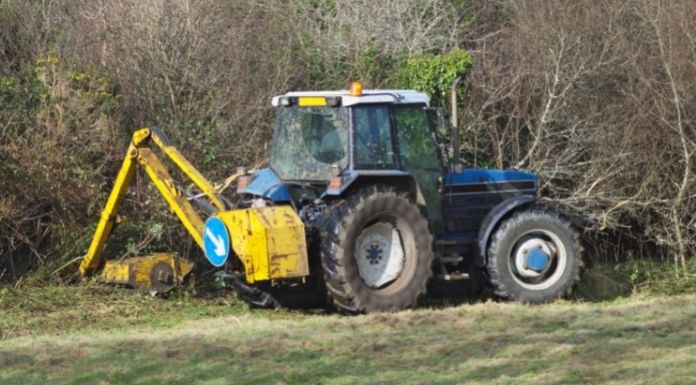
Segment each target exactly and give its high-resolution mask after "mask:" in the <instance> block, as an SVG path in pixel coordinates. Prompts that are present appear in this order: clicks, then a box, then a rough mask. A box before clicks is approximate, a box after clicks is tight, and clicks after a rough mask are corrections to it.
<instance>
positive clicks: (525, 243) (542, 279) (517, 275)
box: [510, 230, 568, 290]
mask: <svg viewBox="0 0 696 385" xmlns="http://www.w3.org/2000/svg"><path fill="white" fill-rule="evenodd" d="M567 265H568V252H567V250H566V248H565V246H564V244H563V242H561V239H560V238H559V237H558V236H557V235H556V234H554V233H552V232H550V231H546V230H532V231H529V232H526V233H524V234H522V236H520V237H519V238H518V240H517V241H516V242H515V244H514V246H513V248H512V253H511V254H510V270H511V273H512V277H513V278H514V279H515V281H516V282H517V283H518V284H519V285H521V286H522V287H524V288H526V289H529V290H544V289H548V288H549V287H551V286H553V285H554V284H555V283H556V282H558V281H559V280H560V279H561V277H562V276H563V272H564V271H565V269H566V266H567Z"/></svg>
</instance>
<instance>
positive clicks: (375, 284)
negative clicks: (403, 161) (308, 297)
mask: <svg viewBox="0 0 696 385" xmlns="http://www.w3.org/2000/svg"><path fill="white" fill-rule="evenodd" d="M329 210H330V211H329V213H328V215H327V219H326V220H325V222H324V224H323V226H322V227H323V229H322V232H321V237H322V239H321V259H322V267H323V270H324V277H325V281H326V288H327V293H328V295H329V297H330V299H331V300H332V302H333V304H334V305H335V306H336V307H337V308H338V309H339V310H342V311H346V312H351V313H360V312H383V311H396V310H401V309H405V308H408V307H413V306H415V305H416V302H417V300H418V298H419V297H420V296H422V295H423V294H424V293H425V291H426V283H427V281H428V280H429V279H430V277H431V276H432V261H433V249H432V244H433V238H432V235H431V233H430V229H429V227H428V221H427V220H426V218H425V217H424V216H423V214H422V213H421V211H420V209H419V208H418V206H416V204H415V203H414V202H413V201H412V200H411V199H410V197H409V195H408V194H406V193H404V192H400V191H397V190H394V189H393V188H389V187H385V186H373V187H369V188H364V189H362V190H359V191H358V192H356V193H355V194H353V195H352V196H351V197H350V198H349V199H348V200H345V201H341V202H338V203H337V204H334V205H333V206H331V208H330V209H329Z"/></svg>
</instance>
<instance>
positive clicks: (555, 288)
mask: <svg viewBox="0 0 696 385" xmlns="http://www.w3.org/2000/svg"><path fill="white" fill-rule="evenodd" d="M453 90H454V86H453ZM453 98H456V96H454V91H453ZM429 104H430V98H429V97H428V96H427V95H426V94H423V93H420V92H417V91H414V90H363V88H362V85H361V84H360V83H353V84H351V87H350V89H348V90H342V91H308V92H289V93H286V94H284V95H279V96H275V97H273V98H272V105H273V106H274V107H275V109H276V124H275V130H274V136H273V142H272V148H271V154H270V161H269V163H268V167H267V168H263V169H259V170H253V171H249V172H247V170H245V169H241V170H239V172H238V173H237V174H236V175H235V176H234V180H235V181H236V198H235V199H234V200H232V199H226V198H223V197H221V196H220V194H219V193H218V192H217V191H216V189H215V186H213V185H212V184H211V183H210V182H208V181H207V180H205V178H204V177H203V176H202V175H201V174H200V173H198V172H197V171H196V170H195V168H193V166H192V165H190V164H189V163H188V162H187V161H186V160H185V159H184V157H183V156H182V155H181V154H180V153H179V152H178V151H177V150H176V149H174V148H173V147H172V146H170V145H169V143H168V141H167V140H166V136H164V134H162V133H161V132H159V131H158V130H148V129H145V130H140V131H138V132H136V135H134V140H133V143H131V147H130V149H129V155H127V157H126V160H124V166H123V167H122V169H121V172H120V173H119V178H117V183H116V186H115V187H114V191H112V194H111V197H110V199H109V202H108V203H107V208H106V209H105V210H104V213H102V217H101V220H100V224H99V225H98V226H97V234H96V235H95V237H94V239H93V241H92V245H91V246H90V250H89V251H88V253H87V255H86V257H85V258H84V260H83V262H82V265H81V269H80V271H81V272H82V274H83V276H84V275H89V274H91V273H92V272H94V271H96V270H99V269H102V270H103V273H102V276H103V277H104V278H105V280H107V281H110V282H117V283H119V282H120V283H129V282H130V283H133V284H136V283H138V282H141V283H142V282H144V283H145V284H146V285H149V286H150V287H151V288H152V287H165V288H166V287H171V286H173V285H174V284H175V283H176V282H179V281H180V280H181V279H182V276H183V275H185V274H186V273H187V272H188V271H190V270H191V262H189V261H187V260H183V259H181V258H178V257H176V256H171V255H166V254H165V255H162V254H160V255H157V256H154V257H140V259H136V260H135V261H116V262H114V261H107V262H106V264H105V263H103V262H102V261H101V260H100V255H101V251H102V249H103V247H104V244H105V242H106V238H107V237H108V235H109V233H110V232H111V229H112V227H113V225H114V223H115V221H116V218H117V215H116V214H115V213H116V211H117V210H118V203H119V201H120V199H121V198H122V196H123V193H124V190H125V187H127V184H128V182H129V180H130V178H131V176H132V174H133V168H134V165H135V164H137V163H140V164H141V165H142V166H143V167H144V168H145V170H146V171H147V174H148V175H149V176H150V178H151V179H152V180H153V181H154V183H155V185H156V186H157V188H158V190H159V191H160V192H161V193H162V194H163V195H164V197H165V199H166V200H167V202H168V203H169V204H170V206H171V207H172V210H173V211H174V213H175V214H176V215H177V216H178V217H179V218H180V219H181V220H182V222H183V223H184V226H185V227H186V229H187V230H188V231H189V233H191V235H192V237H193V238H194V240H196V242H197V243H198V245H199V246H200V247H201V249H203V251H204V254H205V256H206V258H207V259H208V261H209V262H210V263H211V264H212V265H213V266H216V267H217V268H218V269H219V271H218V276H219V277H220V279H221V280H223V281H225V282H229V283H230V284H231V286H232V287H234V288H235V289H236V290H237V291H238V292H239V294H240V296H241V297H242V298H244V299H245V300H246V301H248V302H250V303H251V304H254V305H256V306H277V305H287V306H297V305H300V306H302V305H310V304H311V305H314V304H318V303H322V302H327V303H329V304H331V305H332V306H333V307H335V308H336V309H338V310H339V311H343V312H348V313H362V312H381V311H395V310H400V309H404V308H409V307H413V306H415V305H416V303H417V301H418V299H419V298H421V297H423V296H424V295H425V294H426V291H427V288H428V283H429V281H430V280H431V278H437V279H440V280H457V279H467V278H468V279H469V280H472V281H473V280H481V279H484V281H485V282H486V283H489V284H490V285H491V286H492V287H493V290H494V293H495V294H496V295H497V296H499V297H500V298H504V299H506V300H510V301H519V302H525V303H542V302H548V301H551V300H554V299H557V298H560V297H562V296H564V295H567V294H569V293H570V292H571V290H572V289H573V286H574V285H575V284H576V283H577V281H578V280H579V276H580V272H581V269H582V258H581V252H582V248H581V246H580V243H579V237H578V234H577V232H576V231H575V230H574V229H573V227H572V225H571V224H570V222H569V221H568V220H567V219H564V218H563V217H562V216H560V215H559V214H558V213H557V212H555V211H554V210H552V209H550V208H548V207H546V206H544V205H541V204H539V203H538V202H537V195H538V185H537V176H536V175H534V174H533V173H529V172H524V171H520V170H515V169H505V170H488V169H479V168H464V167H463V166H462V164H461V163H460V161H459V156H458V149H459V147H460V138H459V130H458V129H452V131H451V148H448V147H450V146H449V144H450V141H448V140H444V137H445V136H446V135H445V134H446V133H447V132H449V130H450V127H457V125H456V109H454V110H453V111H452V114H451V115H452V116H451V118H452V120H453V121H454V124H453V125H450V124H449V123H448V119H447V114H446V113H445V111H444V109H440V108H431V107H430V106H429ZM452 105H453V106H456V100H453V103H452ZM153 143H154V144H155V145H156V147H159V148H160V149H161V150H162V151H163V152H164V153H165V154H167V155H168V156H169V157H170V159H171V160H172V161H173V163H174V164H175V165H176V166H178V167H179V168H180V169H181V170H182V171H184V174H186V175H187V176H188V177H189V178H191V179H192V180H193V182H194V183H195V184H196V185H197V186H198V188H199V189H200V191H201V192H200V193H199V194H194V193H191V192H189V191H184V190H183V189H182V188H180V187H179V186H178V185H177V184H176V182H175V181H174V180H173V178H172V177H171V176H170V175H169V174H168V173H167V171H166V168H165V167H164V166H163V165H162V164H161V162H160V161H159V160H158V158H156V156H155V155H154V152H153V149H152V147H153V146H152V144H153ZM450 150H453V151H451V152H452V153H453V154H454V155H453V156H452V157H451V158H452V159H451V160H448V158H449V156H448V154H449V153H450ZM231 201H234V203H231ZM192 204H193V205H192ZM194 205H195V206H196V207H194ZM201 212H204V213H205V215H206V216H207V220H205V221H203V220H202V219H201V218H200V216H199V213H201ZM153 258H159V260H157V263H155V260H154V259H153ZM155 266H158V268H157V269H155V268H154V267H155ZM182 266H183V268H182ZM138 277H140V278H138Z"/></svg>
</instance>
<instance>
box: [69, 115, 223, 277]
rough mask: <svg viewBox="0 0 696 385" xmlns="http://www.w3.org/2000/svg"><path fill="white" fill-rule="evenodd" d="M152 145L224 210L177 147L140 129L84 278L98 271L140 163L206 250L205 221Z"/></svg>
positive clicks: (155, 133)
mask: <svg viewBox="0 0 696 385" xmlns="http://www.w3.org/2000/svg"><path fill="white" fill-rule="evenodd" d="M153 144H154V145H155V146H156V147H158V148H159V149H160V150H162V152H163V153H164V154H166V155H167V157H168V158H169V159H170V160H171V161H172V163H174V164H175V165H176V166H177V167H178V168H179V169H180V170H181V171H182V172H183V173H184V174H185V175H186V176H187V177H188V178H189V179H191V181H192V182H193V183H194V184H195V185H196V186H197V187H198V188H199V189H200V190H201V191H202V192H203V194H205V196H206V197H207V198H208V199H209V200H210V202H211V203H212V204H213V205H214V206H215V208H216V209H217V210H218V211H224V210H225V206H224V204H223V203H222V201H220V199H218V197H217V196H216V195H215V188H214V186H213V185H212V184H211V183H210V182H208V180H207V179H205V177H203V175H201V173H199V172H198V170H196V168H195V167H193V165H191V163H189V162H188V161H187V160H186V159H185V158H184V156H183V155H181V153H180V152H179V151H178V150H177V149H176V148H174V147H172V146H170V145H169V143H168V141H167V139H166V137H165V136H164V135H163V134H162V133H161V132H158V130H156V129H154V130H152V129H149V128H143V129H140V130H138V131H136V132H135V133H134V134H133V140H132V142H131V144H130V146H129V147H128V152H127V153H126V157H125V159H124V160H123V164H122V165H121V169H120V171H119V172H118V176H117V177H116V182H115V184H114V187H113V190H112V191H111V194H110V195H109V199H108V201H107V203H106V206H105V208H104V210H103V211H102V214H101V217H100V219H99V224H98V225H97V230H96V232H95V234H94V238H93V239H92V243H91V244H90V246H89V250H88V251H87V254H86V255H85V257H84V259H83V260H82V263H81V264H80V274H81V275H82V276H83V277H85V276H89V275H91V274H93V273H94V272H95V271H96V270H97V269H98V268H99V265H100V263H101V254H102V252H103V250H104V246H105V245H106V241H107V239H108V238H109V235H110V234H111V230H112V228H113V226H114V224H115V223H116V220H117V215H116V214H117V212H118V209H119V207H120V205H121V201H122V200H123V197H124V195H125V193H126V190H127V189H128V185H129V184H130V181H131V179H132V178H133V174H134V172H135V168H136V166H137V165H138V164H140V165H141V166H142V167H143V168H144V169H145V172H146V173H147V175H148V176H149V177H150V179H151V180H152V182H153V183H154V185H155V187H156V188H157V190H158V191H159V192H160V193H161V194H162V196H163V197H164V199H165V200H166V201H167V203H168V204H169V207H170V208H171V209H172V211H173V212H174V214H176V216H177V217H178V218H179V219H180V220H181V222H182V223H183V225H184V227H185V228H186V230H188V232H189V234H191V237H193V239H194V240H195V241H196V243H197V244H198V245H199V246H200V247H201V248H203V220H202V219H201V217H200V216H199V215H198V213H197V212H196V210H195V208H194V207H193V205H191V203H190V202H189V200H188V197H187V196H186V195H185V194H182V192H181V191H180V190H179V189H178V188H177V187H176V185H175V183H174V179H173V178H172V177H171V175H170V174H169V172H168V171H167V169H166V168H165V167H164V165H163V164H162V162H161V161H160V160H159V158H158V157H157V155H156V154H155V153H154V151H153Z"/></svg>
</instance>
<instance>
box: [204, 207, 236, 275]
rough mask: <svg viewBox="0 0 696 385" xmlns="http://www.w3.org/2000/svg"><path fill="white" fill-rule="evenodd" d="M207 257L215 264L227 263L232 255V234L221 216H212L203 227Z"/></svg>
mask: <svg viewBox="0 0 696 385" xmlns="http://www.w3.org/2000/svg"><path fill="white" fill-rule="evenodd" d="M203 246H204V247H203V248H204V250H205V257H206V258H208V261H210V263H211V264H212V265H213V266H216V267H220V266H222V265H224V264H225V262H226V261H227V257H229V255H230V234H229V232H227V227H226V226H225V223H224V222H222V220H221V219H220V218H217V217H210V218H208V220H206V221H205V226H204V228H203Z"/></svg>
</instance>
